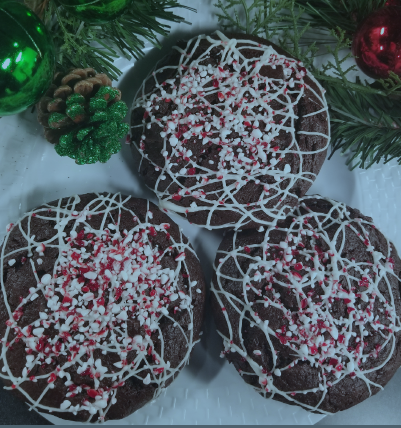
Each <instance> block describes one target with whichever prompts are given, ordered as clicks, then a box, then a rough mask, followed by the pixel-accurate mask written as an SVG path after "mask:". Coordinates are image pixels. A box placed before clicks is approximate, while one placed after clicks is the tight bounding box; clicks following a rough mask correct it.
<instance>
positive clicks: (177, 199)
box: [172, 193, 182, 201]
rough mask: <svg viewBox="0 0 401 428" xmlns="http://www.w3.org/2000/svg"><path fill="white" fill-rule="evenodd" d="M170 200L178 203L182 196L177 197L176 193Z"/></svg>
mask: <svg viewBox="0 0 401 428" xmlns="http://www.w3.org/2000/svg"><path fill="white" fill-rule="evenodd" d="M172 198H173V199H174V200H175V201H180V200H181V199H182V196H181V195H179V194H178V193H176V194H174V195H173V196H172Z"/></svg>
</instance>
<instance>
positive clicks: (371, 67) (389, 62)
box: [352, 6, 401, 79]
mask: <svg viewBox="0 0 401 428" xmlns="http://www.w3.org/2000/svg"><path fill="white" fill-rule="evenodd" d="M400 27H401V7H399V6H388V7H383V8H382V9H378V10H376V11H375V12H373V13H371V14H370V15H369V16H368V17H367V18H366V19H365V20H364V21H363V22H362V24H361V25H360V27H359V28H358V30H357V32H356V33H355V35H354V40H353V43H352V53H353V55H354V56H355V57H356V63H357V64H358V66H359V68H360V69H361V70H362V71H363V72H364V73H365V74H367V75H368V76H370V77H373V78H374V79H379V78H387V77H388V76H389V73H390V71H393V72H394V73H395V74H397V75H398V76H400V77H401V31H400Z"/></svg>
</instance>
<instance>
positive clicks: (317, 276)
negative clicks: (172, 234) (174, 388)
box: [211, 196, 401, 413]
mask: <svg viewBox="0 0 401 428" xmlns="http://www.w3.org/2000/svg"><path fill="white" fill-rule="evenodd" d="M309 198H318V199H326V200H327V201H329V202H330V203H331V204H332V208H331V209H330V211H329V212H328V214H322V213H316V212H313V211H311V210H310V209H308V208H307V200H308V199H309ZM304 201H305V202H306V204H305V203H304ZM300 207H303V208H304V209H305V208H306V209H307V213H306V214H302V213H301V211H300ZM333 213H338V218H337V219H333V217H332V215H333ZM292 216H293V222H292V224H291V227H290V228H289V229H284V228H282V227H277V226H276V227H274V226H272V227H269V228H267V230H266V231H265V232H263V231H262V232H261V233H263V236H264V238H263V242H262V243H261V244H255V245H249V246H245V247H242V246H240V245H238V243H237V236H238V232H235V233H234V234H233V238H232V243H233V250H232V251H230V252H224V251H220V250H219V252H218V254H217V257H218V260H217V259H216V266H215V270H216V275H217V277H216V278H217V282H215V281H212V286H211V290H212V292H213V293H214V295H215V297H216V299H217V301H218V303H219V304H220V307H221V310H222V313H223V315H224V317H225V320H226V323H227V327H228V331H229V336H225V335H224V334H223V333H222V332H219V334H220V336H221V337H222V338H223V344H224V351H223V352H222V356H224V355H226V354H228V353H230V352H238V353H239V354H240V355H241V356H242V357H243V358H244V359H246V361H247V362H248V363H249V365H250V366H251V368H252V372H250V373H244V372H240V374H241V376H242V375H244V374H246V375H250V376H256V377H257V378H258V382H259V385H260V386H259V387H255V390H256V391H257V392H259V393H261V394H262V395H264V396H265V397H271V398H273V397H274V396H275V395H279V396H282V397H285V398H286V399H287V400H289V401H291V402H293V403H295V404H299V405H302V406H303V407H305V408H307V409H309V410H313V411H319V412H321V413H328V412H326V411H324V410H322V409H320V405H321V403H322V402H323V400H324V398H325V396H326V394H327V391H328V389H329V388H331V387H332V386H333V385H335V384H337V383H338V382H341V381H342V380H343V379H344V378H345V377H346V376H351V379H353V378H359V379H362V380H363V381H364V382H365V383H366V385H367V387H368V389H369V393H370V394H371V386H375V387H378V388H380V389H382V386H381V385H379V384H376V383H374V382H372V381H371V380H370V379H369V378H368V377H367V375H368V374H369V373H372V372H374V371H377V370H379V369H380V368H382V367H383V366H384V365H385V364H386V363H387V362H388V361H389V360H390V359H391V357H392V356H393V354H394V351H395V346H396V333H398V332H399V331H400V330H401V323H400V316H399V314H397V313H396V309H395V304H394V295H393V293H392V289H391V285H390V282H389V278H390V277H393V278H394V277H395V278H397V280H398V281H400V278H398V276H397V275H396V273H395V272H394V270H393V269H394V260H393V259H392V258H391V245H390V242H389V241H387V249H386V253H385V254H382V253H380V252H378V251H376V250H375V248H374V247H373V246H372V244H371V243H370V240H369V233H368V228H367V226H369V227H373V228H374V227H375V226H374V225H373V224H372V223H370V222H368V221H366V220H363V219H360V218H355V219H352V218H351V217H350V213H349V212H348V211H347V207H346V205H345V204H343V203H340V202H336V201H333V200H330V199H327V198H322V197H320V196H312V197H305V198H302V199H301V200H300V205H299V206H298V207H297V209H296V210H295V211H294V213H293V214H292ZM311 219H312V220H314V221H316V222H317V224H318V227H317V228H315V229H314V228H313V227H312V226H311V225H310V222H311ZM329 224H335V225H338V229H337V230H336V233H335V235H334V237H333V238H330V237H329V235H328V233H327V227H328V225H329ZM346 229H348V230H347V232H348V233H351V234H353V235H355V238H356V239H360V240H361V241H362V242H363V243H364V245H366V260H367V261H366V262H356V261H355V260H353V259H352V260H348V259H347V258H346V257H342V256H341V253H342V251H343V250H344V248H346V247H344V246H345V245H346V240H345V230H346ZM277 230H280V231H285V233H286V239H285V240H284V241H282V242H280V244H279V245H277V244H273V243H271V241H270V239H269V237H270V234H271V233H272V232H273V231H277ZM360 230H362V233H360ZM302 238H303V239H304V242H305V239H307V241H308V244H309V245H304V244H303V242H302ZM318 240H319V242H322V241H323V242H324V243H325V244H326V245H327V247H328V248H329V250H327V251H322V250H321V248H320V247H319V246H317V242H318ZM255 248H259V249H260V250H262V251H259V254H263V257H260V256H255V257H254V256H252V255H251V253H252V251H253V250H254V249H255ZM271 251H275V252H274V253H273V254H280V255H277V256H276V258H275V259H274V260H271V259H270V258H269V257H268V256H271ZM239 256H240V257H241V258H247V259H249V260H250V264H249V267H248V270H247V271H243V269H242V268H241V267H240V265H239V263H238V260H237V259H238V257H239ZM302 257H304V259H302ZM369 258H370V259H371V260H373V263H372V262H369V261H368V259H369ZM300 259H301V260H309V261H310V262H311V263H310V264H311V266H309V264H308V265H306V264H305V265H303V264H302V263H301V262H299V260H300ZM227 262H234V263H235V265H236V267H237V269H238V271H239V272H240V275H241V276H240V277H239V278H238V277H236V278H232V277H229V276H227V275H226V274H225V273H223V272H222V267H223V266H224V264H225V263H227ZM300 272H301V273H302V275H301V273H300ZM227 280H228V281H229V282H230V283H231V284H237V287H238V288H237V290H238V291H241V292H242V293H241V295H242V296H243V297H242V298H241V299H239V298H238V297H236V296H234V295H233V294H232V293H230V292H228V291H226V289H225V288H224V282H225V281H227ZM344 280H345V281H344ZM262 281H263V286H262ZM273 283H274V284H279V285H281V286H283V287H285V288H288V294H289V295H291V296H295V298H296V302H297V305H298V310H294V309H289V308H287V307H286V305H285V304H284V303H283V302H282V300H281V295H280V293H278V292H276V291H275V289H274V288H273V286H272V284H273ZM379 283H380V284H381V287H383V284H385V287H386V292H387V293H388V295H389V296H390V299H389V300H387V298H386V297H385V296H384V295H383V293H382V292H381V291H380V290H379ZM266 284H267V285H266ZM344 284H345V285H344ZM258 285H259V287H258ZM265 285H266V287H265ZM232 286H233V285H231V287H232ZM307 287H309V288H308V289H307ZM310 287H312V288H310ZM264 290H266V293H263V294H262V291H264ZM252 291H253V292H254V293H256V296H255V300H254V301H250V300H249V299H248V297H249V296H248V292H252ZM315 291H319V293H317V294H315ZM382 291H383V288H382ZM269 293H270V294H269ZM238 294H239V293H238ZM319 294H321V296H320V298H318V297H317V296H318V295H319ZM257 296H260V297H259V298H258V297H257ZM223 298H224V302H223ZM335 300H343V303H344V304H346V306H347V313H348V316H347V317H341V318H339V319H338V318H335V317H334V316H333V313H332V309H331V307H332V304H333V303H334V302H335ZM255 304H260V305H263V306H264V308H275V309H274V310H279V311H281V312H282V315H283V326H282V327H281V328H280V329H278V330H277V329H276V330H273V329H272V328H271V326H270V325H269V320H268V319H264V318H265V315H263V318H261V317H260V316H259V315H260V314H258V313H257V312H256V309H255ZM227 305H229V308H230V310H231V311H236V312H237V313H238V314H239V323H238V325H236V326H233V325H232V324H231V321H230V318H229V316H228V314H227V310H228V309H227V307H225V306H227ZM374 307H375V310H377V308H379V312H381V313H382V314H383V317H382V318H381V321H380V319H379V316H378V315H376V316H374V310H373V308H374ZM247 314H249V316H248V315H247ZM274 317H275V319H276V318H277V314H276V315H274ZM383 319H385V321H383ZM244 320H247V321H249V323H250V326H251V328H252V329H260V330H261V331H262V332H263V335H264V336H265V338H266V342H267V344H268V347H269V348H270V350H271V354H272V358H273V367H272V369H271V371H270V372H268V371H267V369H266V368H264V367H262V366H260V362H259V364H258V362H257V361H255V358H257V357H258V356H260V355H261V352H260V351H259V350H255V351H254V352H253V354H254V355H248V353H247V350H246V348H245V345H244V338H243V335H242V328H243V322H244ZM234 330H235V331H238V334H239V341H240V344H238V343H234V334H233V331H234ZM373 331H374V332H375V333H374V334H375V335H377V336H378V337H379V336H380V337H381V338H382V340H383V343H382V344H381V345H376V348H375V350H374V351H373V352H366V351H365V352H364V348H365V343H364V341H365V338H366V337H367V336H370V335H371V334H372V332H373ZM272 337H275V338H277V339H278V340H279V341H280V342H281V344H282V345H284V346H287V347H289V348H290V349H291V351H292V352H291V355H293V357H294V360H293V361H292V363H291V364H289V365H288V366H286V367H277V364H278V356H277V351H276V350H275V348H274V345H273V343H272ZM351 344H352V346H350V345H351ZM383 352H384V353H388V356H387V358H386V360H385V361H384V362H383V363H381V364H377V365H376V366H375V364H374V360H375V358H377V357H378V355H379V353H383ZM384 355H386V354H384ZM369 358H370V359H371V361H372V367H371V368H366V366H363V363H365V362H366V361H367V360H368V359H369ZM259 361H260V360H259ZM305 361H307V362H309V364H310V366H312V367H316V368H318V370H319V372H320V375H319V385H318V386H317V387H316V388H313V389H305V390H296V391H287V392H285V391H282V390H280V389H279V388H278V387H277V386H276V383H277V378H278V377H280V376H282V374H283V372H284V371H286V370H289V369H291V368H292V367H294V366H295V365H296V364H298V363H299V362H305ZM361 365H362V367H361ZM330 377H331V378H332V379H331V380H330V381H328V379H329V378H330ZM333 379H334V380H333ZM318 391H322V392H323V394H322V397H321V399H320V401H319V403H318V404H317V405H316V406H315V407H311V406H308V405H306V404H304V403H302V402H300V401H298V400H297V396H298V394H305V393H308V392H313V393H316V392H318Z"/></svg>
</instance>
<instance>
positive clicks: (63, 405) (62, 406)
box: [60, 400, 71, 410]
mask: <svg viewBox="0 0 401 428" xmlns="http://www.w3.org/2000/svg"><path fill="white" fill-rule="evenodd" d="M70 406H71V401H69V400H64V401H63V402H62V403H61V404H60V409H61V410H66V409H68V408H69V407H70Z"/></svg>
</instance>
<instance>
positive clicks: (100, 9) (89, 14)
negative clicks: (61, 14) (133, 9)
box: [58, 0, 133, 24]
mask: <svg viewBox="0 0 401 428" xmlns="http://www.w3.org/2000/svg"><path fill="white" fill-rule="evenodd" d="M132 1H133V0H58V2H59V4H61V5H62V6H64V8H65V10H66V11H67V12H69V13H71V15H73V16H75V17H77V18H79V19H80V20H82V21H84V22H87V23H89V24H104V23H106V22H109V21H112V20H113V19H116V18H117V17H119V16H120V15H122V14H123V13H124V11H125V10H126V9H127V8H128V6H129V5H130V4H131V3H132Z"/></svg>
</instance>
